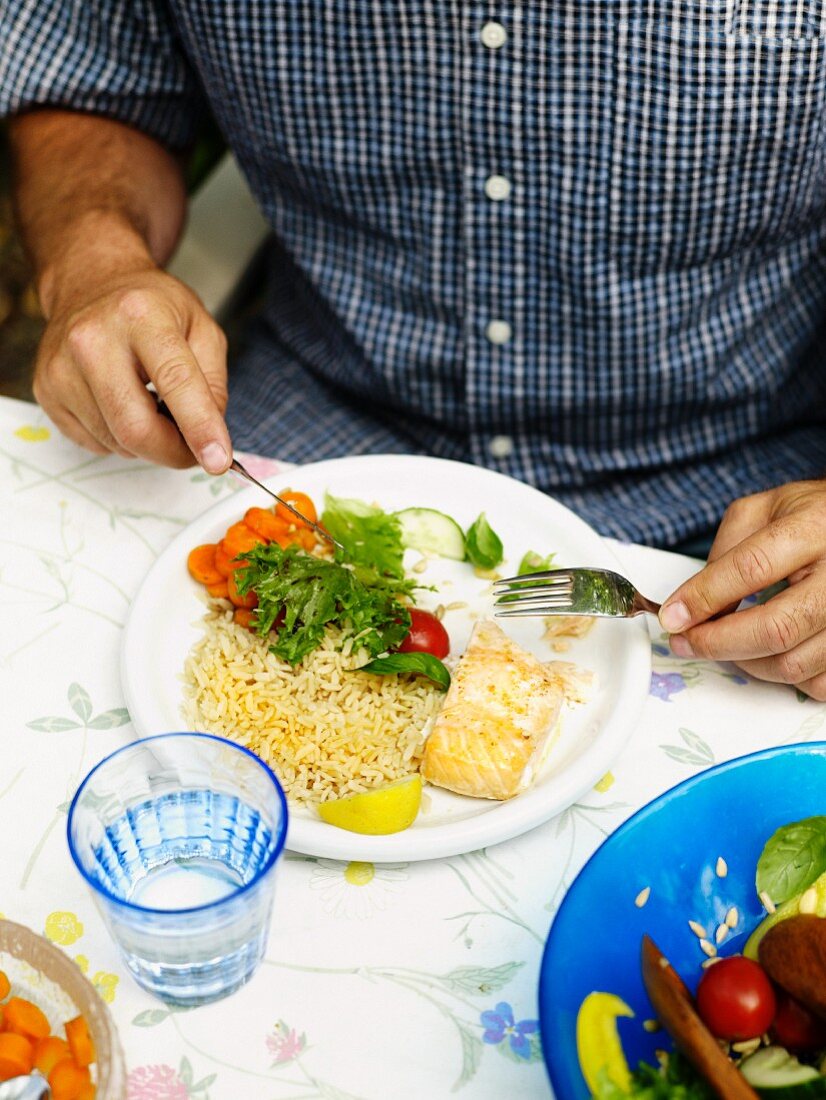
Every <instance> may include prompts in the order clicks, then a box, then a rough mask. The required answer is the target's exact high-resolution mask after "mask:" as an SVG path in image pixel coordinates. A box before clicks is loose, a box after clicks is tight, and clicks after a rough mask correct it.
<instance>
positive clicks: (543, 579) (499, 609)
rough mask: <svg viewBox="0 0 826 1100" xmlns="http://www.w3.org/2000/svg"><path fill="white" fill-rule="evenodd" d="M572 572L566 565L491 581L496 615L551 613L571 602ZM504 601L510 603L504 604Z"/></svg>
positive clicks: (564, 607)
mask: <svg viewBox="0 0 826 1100" xmlns="http://www.w3.org/2000/svg"><path fill="white" fill-rule="evenodd" d="M573 584H574V578H573V575H572V574H571V573H570V572H569V571H568V570H566V569H552V570H543V571H542V572H539V573H523V574H522V575H521V576H519V577H505V578H503V579H502V580H498V581H494V585H493V590H494V593H495V595H496V596H497V599H496V604H495V606H496V612H495V615H496V616H497V618H515V617H517V616H523V615H524V616H527V615H542V614H544V613H546V612H547V613H548V614H552V613H554V612H556V613H557V614H558V613H559V612H560V611H564V610H565V609H566V608H569V607H570V606H571V597H572V594H573ZM508 604H512V605H514V606H512V607H510V608H509V607H508Z"/></svg>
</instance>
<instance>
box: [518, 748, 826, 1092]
mask: <svg viewBox="0 0 826 1100" xmlns="http://www.w3.org/2000/svg"><path fill="white" fill-rule="evenodd" d="M824 812H826V742H824V741H820V742H813V743H811V744H805V745H789V746H784V747H783V748H777V749H768V750H766V751H764V752H758V753H754V754H753V755H750V756H742V757H739V758H738V759H736V760H730V761H729V762H728V763H726V764H721V765H720V766H719V767H716V768H711V769H710V770H709V771H706V772H703V774H702V775H699V776H696V777H695V778H692V779H689V780H687V781H686V782H685V783H680V784H679V786H677V787H674V788H672V789H671V790H670V791H667V792H666V793H665V794H663V795H660V797H659V798H656V799H654V801H653V802H650V803H649V804H648V805H647V806H645V807H644V808H643V809H642V810H640V811H639V812H638V813H637V814H635V815H634V816H633V817H632V818H630V819H629V820H628V821H626V822H625V823H624V824H623V825H621V826H620V828H619V829H617V831H616V832H615V833H614V834H613V835H612V836H610V837H609V838H608V840H606V841H605V843H604V844H603V845H602V847H601V848H599V849H598V851H597V852H596V853H595V854H594V855H593V856H592V857H591V859H590V860H589V861H588V863H586V865H585V866H584V867H583V869H582V871H581V872H580V873H579V876H578V877H577V879H576V881H575V882H574V884H573V885H572V887H571V889H570V890H569V891H568V893H567V895H566V897H565V900H564V901H563V903H562V905H561V906H560V909H559V912H558V913H557V916H556V919H555V920H554V922H553V925H552V927H551V931H550V934H549V936H548V942H547V944H546V946H545V954H544V957H543V959H542V971H541V975H540V985H539V1011H540V1023H541V1032H542V1045H543V1050H544V1052H545V1062H546V1064H547V1067H548V1073H549V1074H550V1078H551V1084H552V1086H553V1089H554V1092H555V1094H556V1097H557V1100H588V1098H589V1097H590V1095H591V1094H590V1091H589V1089H588V1087H587V1085H586V1084H585V1080H584V1078H583V1076H582V1073H581V1072H580V1068H579V1060H578V1057H577V1049H576V1018H577V1013H578V1011H579V1006H580V1005H581V1004H582V1001H583V1000H584V999H585V997H586V996H587V995H588V994H589V993H591V992H593V991H595V990H599V991H600V992H605V993H615V994H617V995H618V996H620V997H621V998H622V999H623V1000H624V1001H625V1002H626V1004H628V1005H629V1006H630V1007H631V1008H632V1009H633V1011H634V1013H635V1015H634V1018H633V1019H620V1020H619V1021H618V1023H619V1032H620V1037H621V1039H622V1045H623V1049H624V1051H625V1055H626V1058H627V1059H628V1063H629V1065H630V1066H632V1067H634V1066H636V1064H637V1062H638V1061H640V1059H644V1060H645V1061H648V1062H652V1061H654V1051H655V1050H656V1049H662V1048H664V1047H665V1048H667V1047H668V1046H670V1043H669V1041H668V1039H667V1036H666V1035H665V1034H664V1033H663V1032H660V1033H655V1034H650V1033H649V1032H646V1031H645V1029H644V1028H643V1021H644V1020H646V1019H650V1018H652V1017H653V1016H654V1011H653V1009H652V1007H651V1003H650V1001H649V1000H648V997H647V996H646V993H645V990H644V989H643V985H642V977H641V975H640V941H641V939H642V936H643V934H644V933H648V935H649V936H651V937H652V939H653V940H654V942H655V943H656V944H657V946H658V947H659V948H660V949H661V950H662V951H663V953H664V954H665V955H666V956H667V958H668V959H669V960H670V961H671V963H672V964H673V965H674V967H675V969H676V970H677V972H678V973H679V974H680V975H681V976H682V977H683V979H684V980H685V981H686V983H687V984H688V985H689V987H690V988H691V989H692V990H693V989H694V988H695V987H696V984H697V981H698V980H699V978H700V975H701V974H702V969H701V966H700V964H701V963H702V961H703V960H704V959H705V955H704V954H703V953H702V951H701V949H700V945H699V940H698V939H697V936H696V935H695V934H694V933H693V932H692V931H691V929H690V928H689V927H688V921H689V920H695V921H698V922H699V923H700V924H702V925H703V926H704V927H706V928H707V929H709V930H710V931H711V933H712V937H713V932H714V929H715V928H717V926H718V925H719V924H721V923H722V922H723V920H724V919H725V916H726V913H727V912H728V911H729V909H730V908H731V907H732V906H736V907H737V911H738V913H739V922H738V924H737V927H736V928H735V929H734V930H733V932H732V933H731V934H730V935H729V936H728V937H727V938H726V940H725V941H724V944H723V946H722V947H721V949H720V954H728V953H734V952H738V951H742V948H743V945H744V943H745V941H746V939H747V937H748V935H749V934H750V933H751V931H752V930H753V928H754V927H755V925H756V924H757V923H758V921H759V920H760V918H761V917H762V916H763V914H764V910H763V907H762V905H761V904H760V901H759V899H758V898H757V894H756V890H755V886H754V874H755V869H756V866H757V859H758V857H759V855H760V852H761V851H762V849H763V845H764V844H765V842H766V840H767V839H768V837H769V836H771V834H772V833H773V832H774V831H775V829H777V828H779V827H780V826H781V825H785V824H788V823H789V822H791V821H797V820H799V819H800V818H804V817H811V816H813V815H814V814H822V813H824ZM720 856H722V857H723V859H724V860H725V861H726V863H727V865H728V872H727V874H726V875H725V876H724V877H720V876H718V875H717V873H716V868H717V861H718V858H719V857H720ZM646 886H648V887H650V888H651V893H650V896H649V899H648V901H647V902H646V904H645V905H643V906H642V907H640V908H638V907H637V905H636V904H635V899H636V898H637V896H638V895H639V893H640V891H641V890H643V889H644V888H645V887H646Z"/></svg>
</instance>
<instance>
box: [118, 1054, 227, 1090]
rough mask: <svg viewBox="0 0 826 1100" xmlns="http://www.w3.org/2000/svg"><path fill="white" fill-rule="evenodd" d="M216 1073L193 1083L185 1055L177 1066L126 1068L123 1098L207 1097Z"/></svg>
mask: <svg viewBox="0 0 826 1100" xmlns="http://www.w3.org/2000/svg"><path fill="white" fill-rule="evenodd" d="M215 1077H216V1074H214V1073H211V1074H210V1075H209V1076H208V1077H203V1078H202V1079H201V1080H200V1081H195V1082H193V1080H192V1066H191V1065H190V1063H189V1059H188V1058H182V1059H181V1065H180V1067H179V1068H178V1069H173V1068H172V1066H168V1065H161V1064H157V1065H150V1066H138V1067H137V1068H136V1069H133V1070H130V1071H129V1076H128V1078H127V1080H126V1100H209V1092H208V1091H207V1090H208V1089H209V1086H210V1085H211V1084H212V1082H213V1081H214V1080H215Z"/></svg>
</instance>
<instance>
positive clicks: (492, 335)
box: [485, 321, 513, 344]
mask: <svg viewBox="0 0 826 1100" xmlns="http://www.w3.org/2000/svg"><path fill="white" fill-rule="evenodd" d="M512 335H513V330H512V329H511V327H510V325H509V324H508V322H507V321H491V322H490V323H489V324H488V327H487V328H486V329H485V336H487V338H488V340H490V342H491V343H492V344H507V342H508V340H510V338H511V336H512Z"/></svg>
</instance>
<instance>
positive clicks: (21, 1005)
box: [5, 997, 52, 1039]
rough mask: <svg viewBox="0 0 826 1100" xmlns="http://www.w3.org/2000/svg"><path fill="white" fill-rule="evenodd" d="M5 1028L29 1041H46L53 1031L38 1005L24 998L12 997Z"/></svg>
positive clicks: (9, 1002)
mask: <svg viewBox="0 0 826 1100" xmlns="http://www.w3.org/2000/svg"><path fill="white" fill-rule="evenodd" d="M5 1028H6V1031H15V1032H17V1034H18V1035H25V1036H26V1038H27V1039H45V1038H46V1036H47V1035H48V1034H49V1032H50V1031H51V1030H52V1029H51V1028H50V1027H49V1021H48V1020H47V1019H46V1017H45V1016H44V1015H43V1013H42V1012H41V1011H40V1009H39V1008H38V1007H37V1005H35V1004H32V1002H31V1001H27V1000H25V999H24V998H23V997H11V998H10V999H9V1001H7V1002H6V1016H5Z"/></svg>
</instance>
